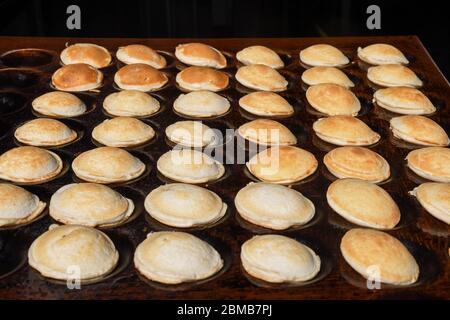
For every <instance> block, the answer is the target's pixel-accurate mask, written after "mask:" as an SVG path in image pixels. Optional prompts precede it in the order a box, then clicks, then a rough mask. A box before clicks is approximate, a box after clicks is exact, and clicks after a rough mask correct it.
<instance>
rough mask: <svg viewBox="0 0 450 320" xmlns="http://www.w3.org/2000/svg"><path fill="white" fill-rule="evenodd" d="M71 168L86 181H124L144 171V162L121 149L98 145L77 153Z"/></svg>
mask: <svg viewBox="0 0 450 320" xmlns="http://www.w3.org/2000/svg"><path fill="white" fill-rule="evenodd" d="M72 170H73V172H74V173H75V174H76V176H77V177H78V178H80V179H83V180H85V181H88V182H96V183H113V182H126V181H129V180H132V179H135V178H137V177H139V176H140V175H141V174H142V173H144V171H145V164H144V163H142V161H141V160H139V159H138V158H136V157H134V156H133V155H132V154H130V153H129V152H127V151H125V150H123V149H120V148H115V147H100V148H95V149H92V150H88V151H85V152H83V153H81V154H80V155H78V156H77V157H76V158H75V159H74V160H73V162H72Z"/></svg>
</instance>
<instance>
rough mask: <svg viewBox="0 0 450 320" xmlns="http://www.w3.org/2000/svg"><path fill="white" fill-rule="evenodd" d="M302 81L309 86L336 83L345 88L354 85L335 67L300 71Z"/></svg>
mask: <svg viewBox="0 0 450 320" xmlns="http://www.w3.org/2000/svg"><path fill="white" fill-rule="evenodd" d="M302 81H303V82H304V83H306V84H307V85H310V86H314V85H316V84H322V83H332V84H337V85H340V86H342V87H345V88H351V87H354V86H355V84H354V83H353V82H352V80H350V79H349V78H348V77H347V75H346V74H345V73H344V72H343V71H341V70H339V69H338V68H335V67H312V68H309V69H307V70H305V71H304V72H303V73H302Z"/></svg>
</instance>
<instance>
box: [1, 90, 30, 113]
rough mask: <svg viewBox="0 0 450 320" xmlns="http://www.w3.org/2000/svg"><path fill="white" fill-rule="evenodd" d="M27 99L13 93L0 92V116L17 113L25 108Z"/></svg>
mask: <svg viewBox="0 0 450 320" xmlns="http://www.w3.org/2000/svg"><path fill="white" fill-rule="evenodd" d="M26 102H27V99H26V98H25V97H24V96H23V95H21V94H18V93H15V92H0V115H8V114H11V113H14V112H18V111H20V110H22V109H23V108H24V107H25V104H26Z"/></svg>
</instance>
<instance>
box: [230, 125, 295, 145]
mask: <svg viewBox="0 0 450 320" xmlns="http://www.w3.org/2000/svg"><path fill="white" fill-rule="evenodd" d="M238 133H239V135H240V136H241V137H242V138H244V139H246V140H248V141H251V142H254V143H257V144H261V145H265V146H273V145H279V146H289V145H294V144H296V143H297V138H296V137H295V136H294V134H293V133H292V132H291V131H290V130H289V129H288V128H287V127H286V126H284V125H283V124H281V123H279V122H277V121H274V120H270V119H256V120H253V121H250V122H247V123H244V124H243V125H241V126H240V127H239V129H238Z"/></svg>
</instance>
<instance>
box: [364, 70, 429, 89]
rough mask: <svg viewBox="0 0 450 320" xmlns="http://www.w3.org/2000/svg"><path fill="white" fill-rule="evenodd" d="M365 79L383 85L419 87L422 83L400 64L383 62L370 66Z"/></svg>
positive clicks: (412, 72)
mask: <svg viewBox="0 0 450 320" xmlns="http://www.w3.org/2000/svg"><path fill="white" fill-rule="evenodd" d="M367 79H369V80H370V81H372V82H373V83H375V84H378V85H380V86H384V87H402V86H405V87H413V88H414V87H421V86H422V85H423V83H422V80H420V79H419V78H418V77H417V75H416V74H415V73H414V71H412V70H411V69H409V68H408V67H405V66H403V65H401V64H383V65H380V66H376V67H370V68H369V69H368V70H367Z"/></svg>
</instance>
